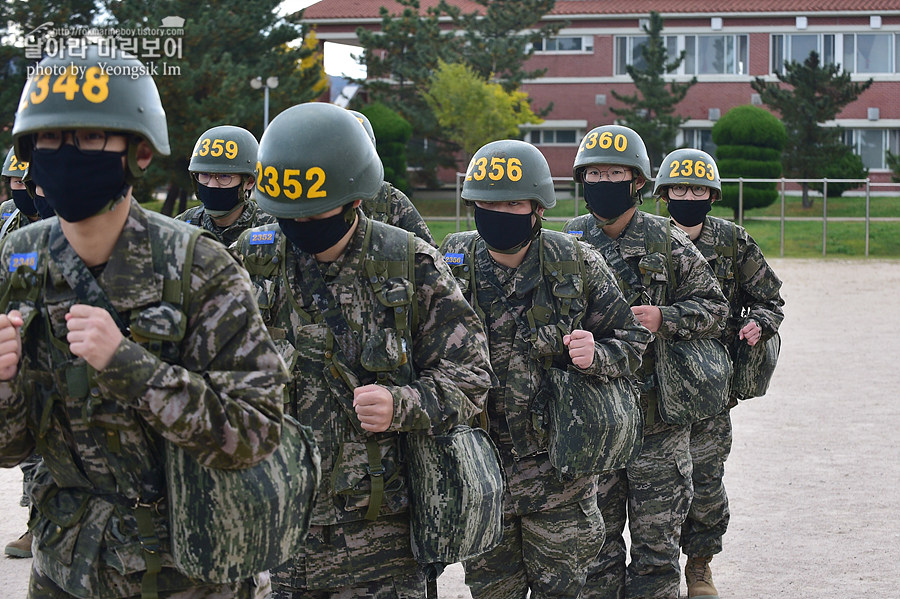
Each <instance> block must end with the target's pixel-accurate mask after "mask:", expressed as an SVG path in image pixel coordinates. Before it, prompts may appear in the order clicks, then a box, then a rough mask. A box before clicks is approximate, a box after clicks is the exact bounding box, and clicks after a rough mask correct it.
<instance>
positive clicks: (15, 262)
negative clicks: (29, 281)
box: [9, 252, 37, 272]
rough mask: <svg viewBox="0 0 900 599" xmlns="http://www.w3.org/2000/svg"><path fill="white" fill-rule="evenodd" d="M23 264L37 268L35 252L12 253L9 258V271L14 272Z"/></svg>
mask: <svg viewBox="0 0 900 599" xmlns="http://www.w3.org/2000/svg"><path fill="white" fill-rule="evenodd" d="M23 264H24V265H25V266H30V267H31V268H33V269H34V270H37V252H29V253H27V254H13V255H12V256H11V257H10V259H9V272H15V271H16V269H17V268H19V267H20V266H22V265H23Z"/></svg>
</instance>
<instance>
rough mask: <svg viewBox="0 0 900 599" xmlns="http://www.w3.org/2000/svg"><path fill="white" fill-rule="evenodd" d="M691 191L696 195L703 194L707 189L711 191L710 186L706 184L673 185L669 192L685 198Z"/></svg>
mask: <svg viewBox="0 0 900 599" xmlns="http://www.w3.org/2000/svg"><path fill="white" fill-rule="evenodd" d="M688 191H690V192H691V195H693V196H694V197H698V196H702V195H703V194H705V193H706V192H707V191H709V187H707V186H706V185H680V184H679V185H673V186H671V187H670V188H669V193H671V194H672V195H673V196H675V197H677V198H683V197H684V196H685V195H686V194H687V192H688Z"/></svg>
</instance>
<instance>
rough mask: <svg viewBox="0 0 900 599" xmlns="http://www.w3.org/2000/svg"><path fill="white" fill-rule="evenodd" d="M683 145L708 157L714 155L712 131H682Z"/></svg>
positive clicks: (714, 146)
mask: <svg viewBox="0 0 900 599" xmlns="http://www.w3.org/2000/svg"><path fill="white" fill-rule="evenodd" d="M682 133H683V136H684V137H683V139H684V143H683V145H684V146H685V147H688V148H697V149H698V150H703V151H704V152H706V153H707V154H709V155H710V156H715V155H716V144H714V143H713V140H712V129H684V130H683V132H682Z"/></svg>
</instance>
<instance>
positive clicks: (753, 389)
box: [715, 221, 781, 399]
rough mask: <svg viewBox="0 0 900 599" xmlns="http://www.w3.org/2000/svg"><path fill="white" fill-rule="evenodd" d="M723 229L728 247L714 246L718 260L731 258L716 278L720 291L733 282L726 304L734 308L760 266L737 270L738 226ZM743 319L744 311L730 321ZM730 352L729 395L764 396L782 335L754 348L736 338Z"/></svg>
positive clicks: (748, 265) (727, 224)
mask: <svg viewBox="0 0 900 599" xmlns="http://www.w3.org/2000/svg"><path fill="white" fill-rule="evenodd" d="M725 228H726V229H730V230H731V245H717V246H715V253H716V255H717V256H722V257H725V258H730V259H731V269H730V270H729V272H727V273H720V272H718V271H717V272H716V277H717V278H718V279H719V283H720V285H721V286H722V289H725V284H724V283H725V280H726V279H727V278H728V277H731V278H732V279H733V280H734V281H733V283H732V287H731V293H730V294H729V297H728V298H727V299H728V304H729V305H734V303H733V300H734V296H735V294H737V292H738V290H739V289H740V287H741V280H742V279H743V280H747V279H750V278H751V277H753V275H755V274H756V273H757V272H758V271H759V269H760V268H762V264H759V263H758V262H756V261H755V260H748V261H747V263H746V264H744V266H743V267H741V268H738V264H737V225H735V224H734V223H731V222H728V221H725ZM746 316H747V314H746V311H745V313H743V314H734V315H732V316H731V318H735V319H738V320H742V319H743V318H745V317H746ZM729 349H730V350H731V358H732V360H733V361H734V374H733V375H732V377H731V394H732V395H734V396H735V397H737V398H738V399H750V398H752V397H761V396H763V395H765V394H766V391H767V390H768V389H769V383H770V382H771V380H772V375H773V374H774V373H775V366H776V365H777V363H778V355H779V353H780V352H781V335H780V334H779V333H777V332H776V333H775V334H774V335H772V336H771V337H769V338H768V339H766V340H765V341H764V342H762V343H757V344H756V345H753V346H751V345H748V344H747V343H746V342H745V341H743V340H742V339H739V338H737V337H735V339H734V341H733V343H732V344H731V347H730V348H729Z"/></svg>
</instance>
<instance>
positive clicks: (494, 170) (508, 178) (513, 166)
mask: <svg viewBox="0 0 900 599" xmlns="http://www.w3.org/2000/svg"><path fill="white" fill-rule="evenodd" d="M462 197H463V199H464V200H468V201H479V202H511V201H515V200H536V201H537V202H538V203H539V204H540V205H541V206H543V207H544V208H553V207H554V206H555V205H556V191H555V190H554V189H553V179H552V177H551V175H550V166H549V165H548V164H547V159H546V158H544V155H543V154H541V152H540V150H538V149H537V148H535V147H534V146H533V145H531V144H530V143H528V142H525V141H520V140H518V139H504V140H500V141H492V142H491V143H489V144H486V145H484V146H482V147H481V149H479V150H478V151H477V152H475V155H474V156H472V160H471V161H470V162H469V168H468V169H467V170H466V179H465V181H463V188H462Z"/></svg>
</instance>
